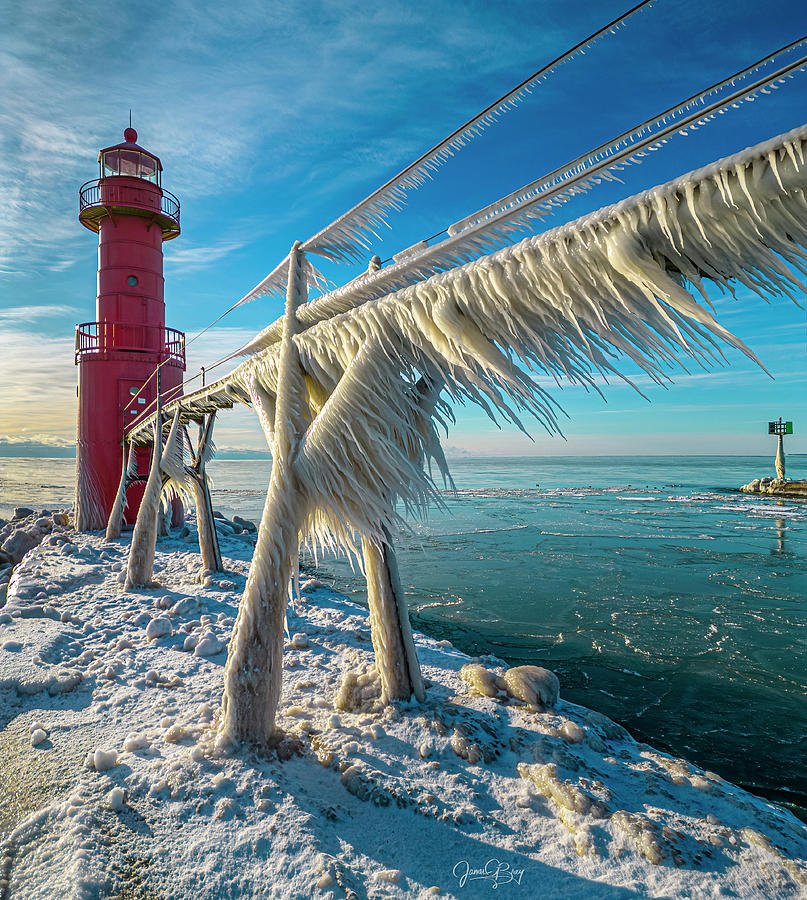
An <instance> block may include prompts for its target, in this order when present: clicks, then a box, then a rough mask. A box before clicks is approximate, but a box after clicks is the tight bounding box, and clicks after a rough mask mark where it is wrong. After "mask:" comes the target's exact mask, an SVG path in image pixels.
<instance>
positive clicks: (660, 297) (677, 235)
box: [130, 125, 807, 438]
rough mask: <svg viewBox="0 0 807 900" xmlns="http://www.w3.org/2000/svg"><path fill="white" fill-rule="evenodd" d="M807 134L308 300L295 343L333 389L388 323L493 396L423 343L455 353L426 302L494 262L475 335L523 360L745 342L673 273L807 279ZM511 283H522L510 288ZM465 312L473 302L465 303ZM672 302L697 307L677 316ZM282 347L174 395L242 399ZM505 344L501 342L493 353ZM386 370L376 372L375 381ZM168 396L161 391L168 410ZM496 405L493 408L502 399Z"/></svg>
mask: <svg viewBox="0 0 807 900" xmlns="http://www.w3.org/2000/svg"><path fill="white" fill-rule="evenodd" d="M805 143H807V125H806V126H802V127H801V128H798V129H795V130H793V131H791V132H789V133H787V134H785V135H781V136H779V137H777V138H773V139H771V140H769V141H766V142H764V143H762V144H758V145H756V146H754V147H751V148H748V149H746V150H744V151H742V152H740V153H738V154H735V155H734V156H731V157H726V158H724V159H721V160H718V161H716V162H714V163H712V164H710V165H709V166H706V167H703V168H701V169H698V170H696V171H694V172H691V173H689V174H687V175H683V176H681V177H680V178H677V179H675V180H674V181H671V182H668V183H667V184H665V185H661V186H659V187H656V188H653V189H651V190H649V191H645V192H643V193H640V194H637V195H635V196H633V197H630V198H628V199H626V200H623V201H621V202H620V203H618V204H615V205H612V206H609V207H606V208H604V209H602V210H599V211H598V212H596V213H593V214H592V215H590V216H587V217H583V218H581V219H578V220H575V221H574V222H571V223H569V224H567V225H563V226H561V227H559V228H555V229H552V230H551V231H548V232H545V233H544V234H542V235H538V236H536V237H532V238H528V239H527V240H525V241H522V242H521V243H519V244H517V245H515V246H509V247H506V248H504V249H500V250H499V251H497V252H496V253H494V254H493V255H490V256H486V257H483V258H481V259H478V260H475V261H473V262H471V263H469V264H466V265H464V266H462V267H459V268H455V269H453V270H451V271H448V272H444V273H441V274H438V275H435V276H432V277H431V278H429V279H427V280H424V281H422V282H420V283H418V284H415V285H411V286H408V287H406V288H403V289H401V290H399V291H397V292H394V293H391V294H389V295H387V296H385V297H382V298H377V299H374V300H356V299H354V301H353V304H354V305H353V307H352V308H350V309H342V310H336V311H335V310H333V308H332V305H331V311H330V313H329V314H328V306H329V303H328V301H327V300H326V299H325V298H323V299H321V300H318V301H314V302H313V303H311V304H302V305H300V306H299V307H298V308H297V313H296V314H297V317H298V319H299V322H300V326H301V328H302V329H304V330H302V331H301V332H300V333H299V334H297V335H295V337H294V341H295V344H296V345H297V347H298V348H299V350H300V353H301V354H302V355H303V356H305V357H306V358H310V359H311V360H312V362H311V370H310V371H309V372H308V374H309V376H310V378H311V379H312V384H313V383H320V384H322V386H323V387H322V391H323V392H324V396H326V397H327V396H329V391H330V389H331V388H332V387H333V386H334V385H335V384H336V383H337V382H338V381H339V378H340V377H341V374H340V373H342V372H343V371H344V370H345V368H346V367H347V366H348V365H349V363H350V361H351V354H355V353H357V352H358V350H357V348H358V346H359V345H360V344H361V342H362V341H364V340H373V341H376V342H377V341H379V340H380V339H381V338H382V337H383V335H384V332H383V327H386V328H388V330H389V334H390V335H391V337H385V338H384V343H385V345H386V343H390V342H391V343H392V346H393V347H396V346H398V345H399V344H400V342H401V341H404V342H408V343H409V344H411V345H412V346H413V347H417V348H418V349H416V350H414V351H412V353H413V355H412V356H411V357H410V358H409V361H408V363H407V365H408V366H412V367H414V369H418V371H425V372H428V373H430V378H431V380H432V381H435V382H437V381H441V382H442V383H445V384H447V385H448V387H449V390H450V392H452V393H453V394H454V396H455V398H458V399H470V400H474V401H475V402H480V400H481V401H482V405H483V406H487V407H488V408H489V409H492V408H493V407H491V406H490V405H489V404H487V403H486V401H485V397H488V399H491V395H490V394H488V393H487V391H488V388H486V389H485V390H484V391H482V392H481V393H479V391H478V390H476V389H474V388H472V387H471V385H472V384H473V379H472V380H471V381H469V380H468V376H467V375H462V376H461V377H459V378H457V377H456V376H457V375H458V373H459V372H460V371H462V370H461V369H457V370H455V368H454V364H447V363H445V361H443V362H441V361H440V358H441V357H440V354H439V353H438V354H437V355H436V356H433V353H432V351H429V350H427V349H426V348H427V346H428V345H429V344H430V343H431V344H433V345H434V346H438V345H439V346H441V347H442V350H441V353H442V354H443V356H445V357H446V358H448V357H451V356H452V354H455V353H456V348H455V346H454V344H453V343H452V340H450V339H448V338H446V337H444V336H441V328H442V324H440V323H437V322H436V321H435V320H434V318H433V316H432V311H433V310H432V307H434V306H435V304H437V305H439V302H445V303H449V301H451V302H462V303H464V302H465V301H464V300H462V297H463V291H465V290H466V289H467V288H468V285H469V281H468V279H469V277H470V273H476V274H475V277H476V276H477V275H478V274H479V273H482V272H484V271H486V270H488V269H489V271H490V272H491V280H490V281H489V282H487V283H486V286H485V287H484V288H480V287H477V288H476V289H475V292H474V297H475V298H476V300H475V303H481V304H482V307H480V310H479V311H478V312H474V313H473V316H472V320H475V319H476V318H477V317H478V316H479V315H481V314H482V311H483V308H484V306H485V303H487V304H490V306H491V310H488V311H487V312H485V313H484V315H483V316H482V318H481V319H480V320H479V322H477V324H476V326H475V327H476V329H478V332H481V333H478V332H477V330H474V331H473V334H475V335H476V337H475V338H474V341H476V342H481V344H480V346H488V345H491V346H492V347H493V348H494V349H495V348H503V349H504V351H505V353H507V352H509V351H511V350H512V351H514V352H515V353H516V355H517V356H518V357H519V358H521V359H522V360H523V361H525V362H527V364H528V365H532V366H533V367H535V368H537V369H539V370H542V371H544V372H549V373H551V374H553V375H555V376H557V377H558V378H559V377H561V376H565V377H568V378H570V379H571V380H572V381H582V382H583V383H587V384H589V385H591V379H590V378H589V377H588V376H587V375H586V372H587V371H590V368H591V364H594V366H595V367H601V368H602V369H604V370H605V371H613V366H612V363H610V362H609V359H610V358H611V355H612V354H613V353H614V352H617V353H620V354H623V355H627V356H629V357H630V358H631V359H633V360H634V362H636V363H637V364H638V365H639V366H640V367H641V368H644V369H645V371H647V372H648V373H649V374H650V375H651V377H654V378H656V379H661V378H662V377H663V376H662V374H661V369H660V368H659V366H657V365H656V364H655V363H650V362H648V361H647V360H646V359H645V358H644V356H643V353H641V352H639V353H637V348H640V349H642V350H643V349H644V348H652V350H653V354H659V360H661V361H664V362H670V361H671V360H672V359H673V358H674V354H670V353H669V352H666V351H665V350H664V346H665V341H668V340H671V341H672V343H673V344H674V345H677V346H678V347H679V349H683V350H684V352H685V354H689V355H693V356H698V354H699V353H700V352H701V351H700V349H699V348H705V347H706V346H707V345H708V343H709V342H708V341H707V345H704V344H703V343H702V335H700V331H699V330H700V329H702V328H705V329H706V331H707V332H709V333H712V334H717V335H719V336H720V339H721V340H723V341H727V342H728V343H730V344H733V345H734V346H738V347H739V349H741V350H743V351H744V348H742V347H741V346H740V345H739V344H738V343H736V341H735V339H734V338H732V337H731V336H730V335H729V334H728V333H727V332H725V330H724V329H722V327H721V326H719V325H718V324H717V323H716V322H715V321H714V319H713V318H712V317H711V316H710V314H708V313H707V312H706V311H705V310H703V309H702V308H701V307H699V306H697V305H696V304H695V303H694V301H693V300H692V299H691V297H690V296H689V294H688V293H687V292H686V291H685V290H684V288H683V287H682V285H681V283H680V281H676V280H675V278H671V277H670V275H669V273H670V272H672V273H678V275H677V276H675V277H677V278H679V279H681V278H686V279H687V280H688V281H689V282H690V283H691V284H692V285H694V286H695V288H696V289H698V290H700V291H701V292H702V295H703V297H704V299H705V300H706V302H707V303H708V299H707V298H706V295H705V292H703V291H702V286H701V280H702V278H704V277H705V278H709V279H711V280H713V281H715V282H717V283H718V284H720V285H722V286H724V287H725V288H727V289H729V290H731V286H732V282H734V281H739V282H741V283H743V284H745V285H746V286H747V287H748V288H750V289H751V290H753V291H755V292H757V293H759V294H762V295H763V296H767V295H769V294H771V293H777V292H783V291H784V292H787V291H788V290H791V289H792V287H793V286H794V285H796V286H798V288H799V289H800V290H801V289H803V288H802V286H801V284H800V283H799V282H798V281H797V279H796V276H795V275H794V272H793V270H795V271H796V272H803V271H804V266H805V263H804V260H805V254H804V251H803V249H801V248H802V247H803V246H804V244H805V238H806V237H807V225H806V224H805V222H806V221H807V219H806V218H805V213H806V212H807V210H805V199H804V194H803V191H804V189H805V187H807V177H806V176H805V168H804V149H805ZM626 247H629V248H630V252H628V251H627V250H626V249H625V248H626ZM780 257H781V258H780ZM637 259H638V260H639V262H638V263H637V262H636V260H637ZM631 260H633V261H632V262H631ZM782 260H785V261H786V262H787V263H789V264H790V266H791V267H792V270H791V269H788V268H787V266H785V264H784V263H783V262H782ZM643 267H649V270H650V271H651V272H652V276H653V277H652V278H651V279H649V280H648V278H647V277H646V274H643ZM516 284H518V285H519V287H518V290H514V286H515V285H516ZM627 296H630V297H632V298H633V303H632V304H630V303H627V302H626V301H625V297H627ZM673 296H674V297H675V298H676V302H678V303H682V304H683V306H682V307H681V310H682V311H681V312H679V313H676V314H674V315H672V317H671V316H670V315H669V313H667V312H665V304H666V303H667V302H668V300H669V298H670V297H673ZM423 298H428V300H429V302H428V307H429V310H430V311H429V312H428V314H427V313H426V312H424V310H423V309H422V305H423V302H425V301H423ZM485 298H487V299H486V300H485ZM391 309H396V310H398V313H397V314H396V317H395V318H394V319H389V312H388V311H389V310H391ZM469 315H471V311H470V310H467V311H465V312H464V313H463V316H464V317H468V316H469ZM680 316H683V317H684V318H685V319H691V320H692V321H691V322H690V324H689V325H685V326H683V325H682V323H681V322H679V321H678V317H680ZM693 316H694V317H695V318H694V319H692V317H693ZM693 322H694V323H695V324H694V325H693V324H692V323H693ZM384 323H386V324H384ZM441 323H442V319H441ZM382 326H383V327H382ZM482 326H484V327H482ZM690 327H694V329H695V331H694V332H693V333H692V334H691V335H690V337H691V340H692V342H690V340H684V334H685V332H686V329H687V328H690ZM682 329H683V330H682ZM547 335H549V336H551V339H550V338H548V337H547ZM659 335H662V336H663V340H659ZM564 348H565V349H564ZM278 350H279V345H270V346H268V347H267V348H265V349H264V350H262V351H260V352H258V353H256V354H255V356H253V357H252V358H251V359H248V360H247V361H245V362H244V363H242V364H241V365H240V366H239V367H238V368H236V369H235V370H234V371H233V372H232V373H230V374H229V375H228V376H226V377H225V378H223V379H220V380H219V381H217V382H215V383H213V384H211V385H208V386H207V387H206V388H204V389H200V390H199V391H197V392H195V393H194V394H193V395H190V396H189V397H186V398H182V399H181V400H179V401H177V402H178V403H180V404H182V405H183V406H185V408H186V409H187V410H188V411H189V412H190V410H192V409H193V408H194V406H196V405H197V404H198V407H199V409H200V410H204V409H206V408H212V407H213V406H216V407H220V406H224V405H231V404H232V402H233V401H240V402H248V397H249V386H248V380H249V378H251V377H256V378H259V380H260V381H261V383H262V384H263V385H264V387H265V389H266V390H267V391H269V392H270V393H274V392H275V391H276V357H277V353H278ZM389 352H390V353H393V352H394V350H392V349H391V350H390V351H389ZM492 352H493V351H492ZM744 352H745V351H744ZM500 353H501V351H500V350H499V349H495V354H500ZM709 353H711V351H708V352H707V355H708V354H709ZM471 357H473V354H471ZM482 358H483V357H480V359H482ZM497 358H498V357H497ZM654 358H655V357H654ZM475 365H476V363H475V362H474V360H473V359H472V358H470V357H469V358H466V359H465V362H464V363H463V366H464V368H469V367H470V369H474V367H475ZM418 366H420V367H422V369H419V368H418ZM414 369H413V372H412V378H413V379H415V380H416V375H415V372H414ZM506 371H507V373H508V374H507V377H506V378H504V381H499V380H497V379H499V377H500V376H496V377H494V378H493V380H492V382H491V383H492V384H500V385H502V386H504V385H507V390H506V391H505V394H506V395H507V396H509V397H510V398H511V399H514V398H515V399H516V400H517V401H518V402H517V405H519V404H520V405H522V406H523V405H525V404H526V406H527V407H528V408H529V407H532V408H533V409H534V411H535V406H534V404H533V403H532V401H531V400H530V399H529V396H530V395H531V394H532V393H533V392H534V391H538V390H539V389H538V388H536V387H534V385H533V383H532V382H531V381H530V380H529V379H527V380H526V381H524V380H523V379H524V377H526V376H523V373H522V374H521V375H519V374H518V372H519V370H518V369H514V368H512V367H510V366H509V365H508V367H507V369H506ZM502 377H503V376H502ZM511 379H515V380H513V381H511ZM383 383H384V382H383V381H378V382H377V383H374V384H375V388H374V389H375V390H379V388H378V385H379V384H383ZM525 391H526V393H525ZM499 400H502V401H503V400H504V395H502V396H500V397H499ZM173 405H174V404H167V405H166V411H167V412H170V410H171V409H172V408H173ZM494 406H495V407H499V408H501V407H500V404H499V402H498V400H497V402H496V403H495V404H494ZM504 406H507V404H506V403H504ZM554 408H555V407H554V401H552V400H551V399H549V398H548V397H545V398H544V402H543V403H542V404H541V405H540V412H539V419H541V421H542V422H543V424H544V425H547V426H548V427H549V428H550V429H553V428H555V427H556V424H557V423H556V420H555V419H554V418H553V416H554V413H552V412H551V411H552V410H553V409H554ZM152 419H153V417H149V418H146V419H144V420H142V421H141V422H140V423H138V428H137V431H136V434H137V436H138V438H141V437H143V438H147V434H148V430H149V428H150V426H151V423H152ZM514 421H515V420H514ZM134 434H135V432H130V436H133V435H134Z"/></svg>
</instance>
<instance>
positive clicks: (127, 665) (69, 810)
mask: <svg viewBox="0 0 807 900" xmlns="http://www.w3.org/2000/svg"><path fill="white" fill-rule="evenodd" d="M218 531H219V538H220V541H221V547H222V552H223V554H224V561H225V568H226V570H227V571H226V574H223V573H214V574H212V575H209V576H208V577H207V578H206V579H205V580H204V583H202V584H200V583H199V581H198V568H199V556H198V551H197V550H195V549H193V550H191V549H190V548H189V546H188V543H186V540H190V539H192V538H193V537H194V535H193V534H192V533H191V534H189V535H186V536H185V538H183V537H182V536H181V532H180V531H178V530H176V531H173V532H171V533H170V534H169V536H167V537H165V538H163V539H161V540H160V542H159V543H158V546H157V551H156V558H155V579H156V580H157V581H158V582H159V586H154V587H152V588H149V589H138V590H122V586H121V574H122V573H124V572H125V560H126V555H127V553H128V549H129V548H128V543H129V537H128V535H124V536H123V538H121V539H120V540H118V541H114V542H106V541H104V540H103V539H102V537H101V536H100V535H98V534H79V533H76V532H73V531H72V530H71V529H69V528H65V529H63V530H62V531H60V532H59V534H60V537H61V538H62V539H61V540H59V541H54V542H52V543H51V542H47V541H46V542H43V543H40V544H39V545H38V546H36V547H34V548H32V549H31V550H30V551H28V552H27V554H26V555H25V557H24V559H23V560H22V562H21V563H20V564H19V565H18V566H17V567H16V569H15V571H14V575H13V577H12V579H11V583H10V587H9V593H8V602H7V604H6V606H5V607H4V608H3V609H2V611H0V706H2V710H3V723H4V731H3V743H2V750H3V760H4V763H3V769H2V776H0V792H1V793H0V801H1V802H0V806H2V809H3V816H2V820H0V830H2V835H3V838H4V840H3V850H2V869H0V879H2V880H1V881H0V892H5V891H8V895H9V896H10V897H15V896H24V897H26V898H29V900H33V898H52V897H55V896H59V897H96V896H118V895H119V894H120V893H121V892H126V891H129V892H132V891H142V892H143V893H145V894H147V895H153V896H183V897H184V896H193V895H194V894H195V891H196V890H197V887H198V884H199V878H200V877H203V878H204V885H205V894H206V895H207V896H216V897H244V896H267V897H269V896H278V897H289V896H305V897H320V896H321V897H328V896H331V897H339V896H351V895H352V896H358V897H367V896H369V897H382V896H383V897H399V898H412V897H422V898H426V897H430V896H434V895H440V896H448V897H458V898H459V897H468V896H480V895H482V894H483V893H484V895H487V893H486V892H487V891H489V890H490V888H491V887H492V886H493V885H494V884H497V885H499V886H500V887H504V886H505V884H509V885H510V886H512V887H515V886H516V885H518V886H519V887H520V888H521V889H522V890H524V891H526V893H525V896H539V895H540V896H561V895H563V896H567V895H577V896H585V897H591V898H598V897H604V898H605V897H607V898H610V897H615V896H621V891H624V890H630V891H631V892H638V893H639V894H641V895H643V896H660V895H664V896H684V895H686V896H690V895H698V896H706V895H708V896H741V897H760V896H765V897H789V896H797V895H798V894H799V893H800V892H803V891H804V889H805V884H807V876H805V869H804V863H805V857H807V836H806V835H805V830H804V826H803V824H802V823H800V822H798V820H796V819H795V818H794V817H793V816H792V815H791V814H790V813H788V812H786V811H784V810H782V809H779V808H777V807H776V806H774V805H772V804H770V803H767V802H765V801H763V800H760V799H758V798H756V797H754V796H752V795H750V794H748V793H746V792H745V791H743V790H741V789H739V788H737V787H735V786H734V785H732V784H730V783H728V782H726V781H724V780H723V779H722V778H720V777H719V776H717V775H715V774H714V773H711V772H706V771H703V770H701V769H698V768H697V767H695V766H692V765H690V764H689V763H687V762H686V761H684V760H681V759H674V758H672V757H670V756H667V755H666V754H664V753H660V752H658V751H656V750H654V749H653V748H652V747H649V746H647V745H645V744H639V743H637V742H636V741H634V740H633V739H632V738H631V737H630V735H628V734H627V732H626V731H625V730H624V729H623V728H621V727H620V726H619V725H617V724H616V723H614V722H612V721H611V720H609V719H607V718H606V717H604V716H602V715H600V714H598V713H596V712H593V711H591V710H588V709H585V708H583V707H580V706H576V705H574V704H571V703H567V702H565V701H564V700H563V699H562V694H563V685H561V686H560V694H561V696H560V698H557V695H556V682H554V681H553V678H552V676H551V675H549V674H548V673H546V670H537V672H530V671H527V672H524V671H523V670H517V669H516V670H514V669H510V670H507V668H506V666H504V665H503V664H502V663H501V661H500V660H497V659H495V658H493V657H483V658H479V659H475V660H471V659H469V658H468V657H467V656H465V655H464V654H462V653H460V652H459V651H457V650H456V649H454V648H453V647H452V646H451V645H450V644H448V642H446V641H439V642H438V641H435V640H431V639H429V638H426V637H424V636H422V635H419V634H415V636H414V640H415V644H416V647H417V652H418V656H419V657H420V660H421V664H422V668H423V675H424V678H425V681H426V684H427V686H428V692H427V699H426V702H425V703H423V704H416V703H413V702H402V701H397V702H392V703H387V704H384V703H381V702H380V697H381V688H380V684H379V681H378V676H377V672H376V670H375V667H374V658H373V652H372V645H371V641H370V622H369V615H368V612H367V610H365V609H362V608H361V607H359V606H357V605H355V604H353V603H351V602H350V601H349V600H347V599H346V598H345V597H343V596H341V595H339V594H337V593H336V592H334V591H333V590H331V589H330V588H328V587H327V586H326V585H324V584H322V583H321V582H320V581H318V580H317V579H315V578H310V577H309V578H304V580H303V583H302V585H301V588H302V596H301V597H300V599H299V602H298V603H296V604H295V610H294V614H293V617H292V619H291V620H290V623H289V624H290V635H289V637H288V638H287V640H286V646H285V653H284V658H283V667H284V675H283V686H282V694H281V697H280V701H279V704H278V726H279V729H280V730H279V732H278V734H277V739H276V741H275V743H274V746H273V748H272V749H271V750H269V751H268V752H267V753H264V754H261V755H257V754H254V753H252V752H249V751H247V750H245V749H242V750H240V751H239V752H238V753H233V752H232V751H230V750H228V749H227V748H226V747H222V746H221V744H220V742H218V741H217V729H216V718H217V716H218V715H219V712H218V710H219V709H220V699H221V690H222V671H223V667H224V664H225V660H226V653H227V649H226V648H227V642H228V639H229V637H230V634H231V631H232V628H233V625H234V623H235V616H236V614H237V609H238V603H239V599H240V595H241V592H242V591H243V588H244V584H245V581H246V577H247V572H248V567H249V560H250V557H251V554H252V545H253V541H254V536H253V535H252V534H251V533H250V532H249V531H245V532H242V533H241V534H236V533H235V532H234V530H233V529H231V528H228V527H227V526H226V523H221V524H220V526H219V528H218Z"/></svg>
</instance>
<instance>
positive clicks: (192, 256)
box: [165, 241, 246, 272]
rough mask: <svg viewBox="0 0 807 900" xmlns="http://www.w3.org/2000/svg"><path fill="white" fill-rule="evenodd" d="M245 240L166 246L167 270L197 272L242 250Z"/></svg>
mask: <svg viewBox="0 0 807 900" xmlns="http://www.w3.org/2000/svg"><path fill="white" fill-rule="evenodd" d="M245 244H246V242H245V241H220V242H218V243H216V244H212V245H210V246H208V247H176V248H175V247H173V246H172V245H170V244H169V245H168V246H167V247H166V248H165V268H166V271H174V272H195V271H198V270H199V269H205V268H207V267H208V266H212V265H213V264H214V263H217V262H218V261H219V260H221V259H223V258H224V257H225V256H228V255H229V254H230V253H234V252H236V251H237V250H240V249H241V248H242V247H244V246H245Z"/></svg>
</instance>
